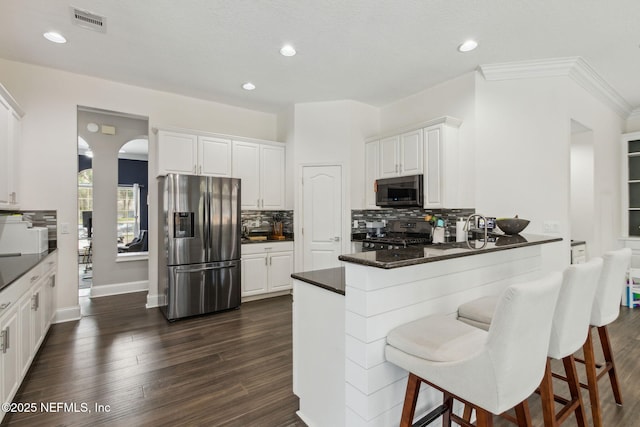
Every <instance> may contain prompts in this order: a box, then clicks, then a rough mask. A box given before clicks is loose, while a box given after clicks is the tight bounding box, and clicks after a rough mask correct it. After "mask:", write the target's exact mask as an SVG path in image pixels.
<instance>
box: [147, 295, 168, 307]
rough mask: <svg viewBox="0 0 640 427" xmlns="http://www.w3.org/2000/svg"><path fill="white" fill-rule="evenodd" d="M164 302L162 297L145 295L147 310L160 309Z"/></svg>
mask: <svg viewBox="0 0 640 427" xmlns="http://www.w3.org/2000/svg"><path fill="white" fill-rule="evenodd" d="M163 302H164V295H151V294H147V305H146V307H147V308H154V307H160V306H161V305H164V304H163Z"/></svg>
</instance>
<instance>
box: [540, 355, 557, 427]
mask: <svg viewBox="0 0 640 427" xmlns="http://www.w3.org/2000/svg"><path fill="white" fill-rule="evenodd" d="M539 390H540V398H541V400H542V415H543V418H544V425H545V427H556V426H557V425H558V422H557V420H556V408H555V404H554V398H553V383H552V376H551V362H550V360H549V358H547V367H546V369H545V370H544V376H543V377H542V382H541V383H540V389H539Z"/></svg>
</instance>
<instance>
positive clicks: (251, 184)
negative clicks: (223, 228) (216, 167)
mask: <svg viewBox="0 0 640 427" xmlns="http://www.w3.org/2000/svg"><path fill="white" fill-rule="evenodd" d="M232 158H233V169H232V173H233V177H234V178H240V179H241V180H242V182H241V183H240V185H241V187H240V192H241V193H242V196H241V199H242V201H241V206H242V209H259V207H260V146H259V145H258V144H253V143H250V142H240V141H233V156H232Z"/></svg>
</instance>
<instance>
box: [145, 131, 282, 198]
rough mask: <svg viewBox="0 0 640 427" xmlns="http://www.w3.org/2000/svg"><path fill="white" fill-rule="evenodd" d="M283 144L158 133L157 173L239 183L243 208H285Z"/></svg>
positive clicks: (177, 133)
mask: <svg viewBox="0 0 640 427" xmlns="http://www.w3.org/2000/svg"><path fill="white" fill-rule="evenodd" d="M285 159H286V157H285V145H284V144H283V143H280V142H272V141H262V140H250V139H249V138H242V137H233V136H230V137H228V138H226V135H219V134H207V133H205V132H199V131H182V130H176V131H174V130H169V129H164V130H158V173H157V175H166V174H168V173H180V174H187V175H203V176H222V177H233V178H240V179H241V180H242V187H241V190H240V192H241V199H242V209H265V210H279V209H285V185H286V184H285Z"/></svg>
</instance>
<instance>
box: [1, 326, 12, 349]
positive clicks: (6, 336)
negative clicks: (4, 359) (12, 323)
mask: <svg viewBox="0 0 640 427" xmlns="http://www.w3.org/2000/svg"><path fill="white" fill-rule="evenodd" d="M9 332H10V329H9V326H7V327H6V328H5V329H4V331H2V332H1V333H0V334H1V335H2V337H1V338H2V339H1V340H0V344H1V346H2V353H3V354H4V353H6V352H7V350H9V345H10V344H9V343H10V342H11V341H10V340H9Z"/></svg>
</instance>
